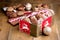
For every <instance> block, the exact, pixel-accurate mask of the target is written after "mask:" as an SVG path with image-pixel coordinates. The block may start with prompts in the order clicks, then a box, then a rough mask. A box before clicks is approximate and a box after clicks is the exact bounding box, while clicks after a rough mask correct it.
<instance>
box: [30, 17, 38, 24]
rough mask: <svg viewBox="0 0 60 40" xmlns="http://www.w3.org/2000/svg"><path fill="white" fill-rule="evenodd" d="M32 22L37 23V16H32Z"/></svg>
mask: <svg viewBox="0 0 60 40" xmlns="http://www.w3.org/2000/svg"><path fill="white" fill-rule="evenodd" d="M30 20H31V22H32V24H35V25H36V24H37V18H36V17H35V16H32V17H30Z"/></svg>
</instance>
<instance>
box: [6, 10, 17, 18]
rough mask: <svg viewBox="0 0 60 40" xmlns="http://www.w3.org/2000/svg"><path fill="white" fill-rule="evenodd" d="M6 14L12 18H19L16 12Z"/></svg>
mask: <svg viewBox="0 0 60 40" xmlns="http://www.w3.org/2000/svg"><path fill="white" fill-rule="evenodd" d="M6 14H7V16H8V17H10V18H14V17H17V13H15V12H11V11H9V12H6Z"/></svg>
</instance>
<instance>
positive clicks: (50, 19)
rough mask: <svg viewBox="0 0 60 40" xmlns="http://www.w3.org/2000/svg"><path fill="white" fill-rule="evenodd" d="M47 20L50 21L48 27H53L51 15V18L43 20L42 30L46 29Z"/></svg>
mask: <svg viewBox="0 0 60 40" xmlns="http://www.w3.org/2000/svg"><path fill="white" fill-rule="evenodd" d="M46 21H48V23H49V25H48V27H51V22H52V17H49V18H47V19H46V20H44V21H43V22H42V31H43V29H44V26H45V24H46Z"/></svg>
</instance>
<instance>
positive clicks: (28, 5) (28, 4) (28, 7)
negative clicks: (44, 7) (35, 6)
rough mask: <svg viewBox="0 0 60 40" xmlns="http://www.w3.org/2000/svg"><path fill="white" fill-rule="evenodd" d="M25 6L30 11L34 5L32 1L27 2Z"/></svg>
mask: <svg viewBox="0 0 60 40" xmlns="http://www.w3.org/2000/svg"><path fill="white" fill-rule="evenodd" d="M25 8H26V10H27V11H30V10H31V9H32V5H31V4H30V3H27V4H26V5H25Z"/></svg>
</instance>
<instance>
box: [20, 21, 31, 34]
mask: <svg viewBox="0 0 60 40" xmlns="http://www.w3.org/2000/svg"><path fill="white" fill-rule="evenodd" d="M19 29H20V31H22V32H25V33H27V34H30V23H28V22H26V21H25V20H20V22H19Z"/></svg>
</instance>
